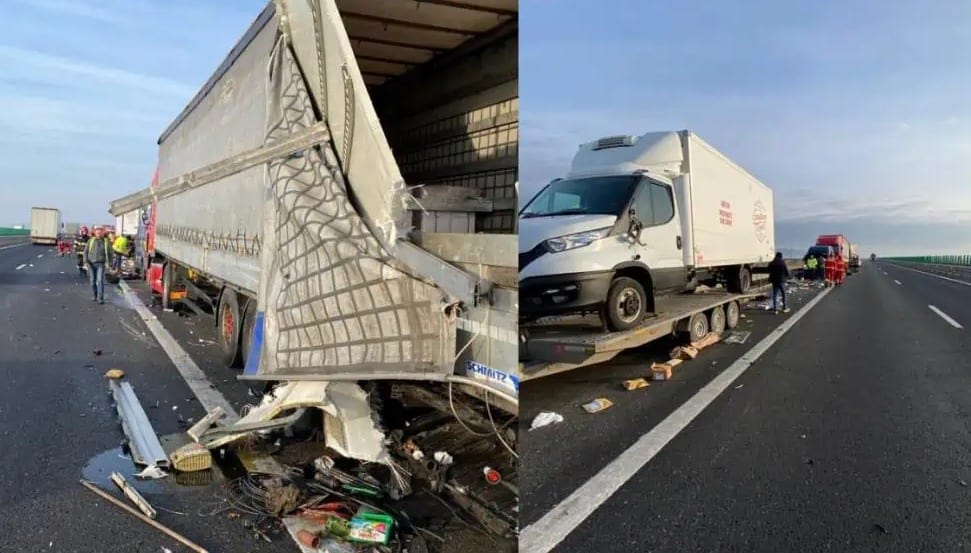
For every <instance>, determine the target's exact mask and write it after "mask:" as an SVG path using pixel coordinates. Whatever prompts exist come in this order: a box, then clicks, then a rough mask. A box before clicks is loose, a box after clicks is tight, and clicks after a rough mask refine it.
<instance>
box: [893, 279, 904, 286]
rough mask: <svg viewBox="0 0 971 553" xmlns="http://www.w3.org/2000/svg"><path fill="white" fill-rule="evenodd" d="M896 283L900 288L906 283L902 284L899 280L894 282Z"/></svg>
mask: <svg viewBox="0 0 971 553" xmlns="http://www.w3.org/2000/svg"><path fill="white" fill-rule="evenodd" d="M894 282H896V283H897V284H899V285H900V286H903V285H904V283H903V282H900V281H899V280H894Z"/></svg>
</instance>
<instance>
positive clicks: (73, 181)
mask: <svg viewBox="0 0 971 553" xmlns="http://www.w3.org/2000/svg"><path fill="white" fill-rule="evenodd" d="M265 4H266V2H265V1H263V0H205V1H191V0H3V8H2V10H3V17H0V225H3V224H16V223H25V222H27V221H28V220H29V214H30V207H31V206H33V205H43V206H51V207H59V208H61V210H62V211H63V214H64V219H65V221H83V222H91V221H94V220H99V221H107V220H110V215H108V214H107V208H108V202H109V201H111V200H113V199H115V198H118V197H120V196H123V195H125V194H127V193H129V192H133V191H135V190H137V189H139V188H142V187H145V186H148V184H149V181H150V180H151V177H152V172H153V170H154V167H155V160H156V151H157V146H156V140H157V139H158V137H159V135H160V134H161V133H162V131H163V130H165V127H167V126H168V124H169V122H171V120H172V119H173V118H174V117H175V116H176V115H178V113H179V112H180V111H181V110H182V108H183V107H184V106H185V104H186V103H188V101H189V100H190V99H191V98H192V96H193V95H194V94H195V92H196V90H197V89H198V88H199V87H200V86H201V85H202V84H203V83H204V82H205V81H206V79H207V78H208V77H209V75H210V74H211V73H212V71H213V70H215V68H216V67H217V66H218V65H219V63H220V62H222V59H223V57H224V56H225V55H226V54H227V53H228V52H229V50H230V48H232V46H233V44H235V42H236V40H238V39H239V37H240V36H242V34H243V33H244V32H245V31H246V29H247V28H248V27H249V24H250V23H251V22H252V21H253V19H255V18H256V16H257V15H258V14H259V12H260V10H261V9H262V8H263V6H264V5H265Z"/></svg>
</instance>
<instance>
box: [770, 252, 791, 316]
mask: <svg viewBox="0 0 971 553" xmlns="http://www.w3.org/2000/svg"><path fill="white" fill-rule="evenodd" d="M788 279H789V267H788V266H786V261H785V259H782V252H776V254H775V259H773V260H772V261H771V262H769V282H770V283H772V310H773V311H775V312H776V313H778V312H779V304H778V299H779V296H780V295H781V296H782V312H783V313H788V312H789V308H788V307H786V281H787V280H788Z"/></svg>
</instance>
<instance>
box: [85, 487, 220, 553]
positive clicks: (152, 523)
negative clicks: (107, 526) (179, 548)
mask: <svg viewBox="0 0 971 553" xmlns="http://www.w3.org/2000/svg"><path fill="white" fill-rule="evenodd" d="M81 485H82V486H84V487H85V488H87V489H89V490H91V491H92V492H94V493H95V494H97V495H98V496H100V497H101V498H102V499H104V500H105V501H108V502H110V503H112V504H114V505H115V506H116V507H118V508H119V509H122V510H123V511H125V512H126V513H128V514H130V515H131V516H133V517H135V518H137V519H138V520H141V521H142V522H144V523H145V524H148V525H149V526H152V527H154V528H155V529H157V530H159V531H161V532H163V533H165V534H166V535H167V536H169V537H170V538H172V539H174V540H176V541H178V542H179V543H181V544H182V545H184V546H186V547H188V548H189V549H191V550H193V551H196V552H197V553H209V552H208V551H207V550H206V549H205V548H203V547H202V546H200V545H197V544H196V543H194V542H192V541H190V540H189V539H188V538H186V537H185V536H183V535H182V534H179V533H177V532H175V531H174V530H172V529H171V528H169V527H167V526H164V525H163V524H161V523H159V522H158V521H156V520H152V519H150V518H148V517H147V516H145V515H144V514H142V513H140V512H138V511H136V510H135V509H133V508H131V507H129V506H128V505H125V504H124V503H122V502H121V501H120V500H118V499H117V498H115V497H112V496H111V495H109V494H108V493H107V492H105V491H103V490H101V489H100V488H98V487H97V486H95V485H94V484H92V483H91V482H88V481H87V480H81Z"/></svg>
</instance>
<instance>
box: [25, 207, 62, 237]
mask: <svg viewBox="0 0 971 553" xmlns="http://www.w3.org/2000/svg"><path fill="white" fill-rule="evenodd" d="M60 234H61V212H60V210H58V209H54V208H51V207H35V208H32V209H31V210H30V242H31V243H32V244H51V245H54V244H57V237H58V236H59V235H60Z"/></svg>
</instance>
